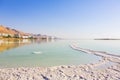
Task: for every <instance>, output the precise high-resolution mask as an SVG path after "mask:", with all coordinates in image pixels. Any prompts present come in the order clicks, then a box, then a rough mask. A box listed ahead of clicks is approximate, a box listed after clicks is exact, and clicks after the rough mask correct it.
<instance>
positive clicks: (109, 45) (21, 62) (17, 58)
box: [0, 40, 120, 67]
mask: <svg viewBox="0 0 120 80" xmlns="http://www.w3.org/2000/svg"><path fill="white" fill-rule="evenodd" d="M71 43H77V44H78V46H80V47H82V48H89V49H93V50H99V51H109V52H114V53H115V54H119V50H118V49H119V48H120V46H119V44H120V41H117V42H116V41H99V40H58V41H41V40H37V41H31V40H22V41H3V40H1V41H0V67H34V66H36V67H37V66H46V67H47V66H59V65H79V64H86V63H90V62H96V61H97V60H98V59H100V58H99V57H97V56H95V55H92V54H86V53H83V52H79V51H75V50H73V49H72V48H70V47H69V44H71ZM116 44H117V45H116ZM33 52H41V53H42V54H33Z"/></svg>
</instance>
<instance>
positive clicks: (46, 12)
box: [0, 0, 120, 38]
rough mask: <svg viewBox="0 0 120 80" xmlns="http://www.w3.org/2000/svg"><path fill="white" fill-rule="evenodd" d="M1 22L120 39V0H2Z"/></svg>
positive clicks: (65, 34)
mask: <svg viewBox="0 0 120 80" xmlns="http://www.w3.org/2000/svg"><path fill="white" fill-rule="evenodd" d="M0 24H2V25H5V26H8V27H11V28H15V29H18V30H21V31H25V32H30V33H40V34H46V35H52V36H58V37H66V38H99V37H116V38H120V0H0Z"/></svg>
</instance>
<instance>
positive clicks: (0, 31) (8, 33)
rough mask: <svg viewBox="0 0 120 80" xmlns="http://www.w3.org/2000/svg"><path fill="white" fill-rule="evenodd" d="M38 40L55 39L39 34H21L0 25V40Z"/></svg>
mask: <svg viewBox="0 0 120 80" xmlns="http://www.w3.org/2000/svg"><path fill="white" fill-rule="evenodd" d="M10 37H11V38H39V39H53V38H54V39H55V38H56V37H53V36H48V35H41V34H31V33H26V32H22V31H19V30H16V29H12V28H9V27H5V26H3V25H0V38H10Z"/></svg>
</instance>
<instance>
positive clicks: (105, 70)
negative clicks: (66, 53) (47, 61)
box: [0, 45, 120, 80]
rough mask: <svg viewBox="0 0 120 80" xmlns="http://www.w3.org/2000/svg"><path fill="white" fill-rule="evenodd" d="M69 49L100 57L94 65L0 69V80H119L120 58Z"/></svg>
mask: <svg viewBox="0 0 120 80" xmlns="http://www.w3.org/2000/svg"><path fill="white" fill-rule="evenodd" d="M70 47H71V48H72V49H74V50H77V51H82V52H84V53H87V54H93V55H96V56H100V57H101V60H99V61H98V62H96V63H89V64H83V65H77V66H75V65H70V66H66V65H61V66H54V67H33V68H29V67H20V68H2V69H0V80H8V79H9V80H120V56H119V55H113V54H109V53H107V52H103V51H94V50H90V49H83V48H80V47H77V46H76V45H70Z"/></svg>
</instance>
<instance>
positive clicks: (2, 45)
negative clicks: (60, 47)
mask: <svg viewBox="0 0 120 80" xmlns="http://www.w3.org/2000/svg"><path fill="white" fill-rule="evenodd" d="M52 41H54V40H46V39H12V40H9V39H5V40H3V39H1V40H0V52H3V51H6V50H9V49H13V48H16V47H20V46H24V45H28V44H31V43H38V44H40V43H46V42H52Z"/></svg>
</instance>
